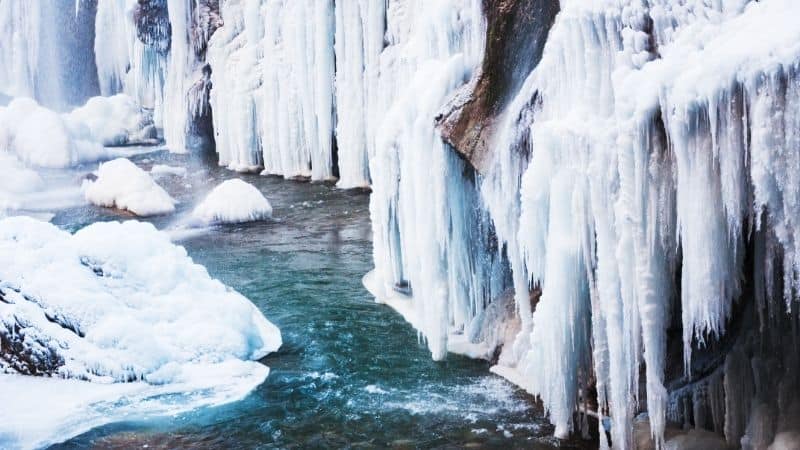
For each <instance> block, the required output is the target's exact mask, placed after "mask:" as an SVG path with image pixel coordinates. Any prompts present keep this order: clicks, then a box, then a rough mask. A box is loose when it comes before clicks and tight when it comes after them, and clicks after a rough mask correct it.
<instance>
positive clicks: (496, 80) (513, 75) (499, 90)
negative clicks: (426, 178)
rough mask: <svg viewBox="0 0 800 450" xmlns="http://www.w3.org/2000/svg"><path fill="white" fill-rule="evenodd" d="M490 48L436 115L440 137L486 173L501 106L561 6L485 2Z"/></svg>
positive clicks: (533, 0) (544, 1)
mask: <svg viewBox="0 0 800 450" xmlns="http://www.w3.org/2000/svg"><path fill="white" fill-rule="evenodd" d="M483 3H484V5H483V6H484V11H485V12H486V13H485V14H486V21H487V28H486V52H485V55H484V59H483V63H482V65H481V69H480V70H479V71H477V72H476V74H475V76H474V77H473V79H472V80H470V82H469V83H467V84H466V85H464V86H463V87H462V88H461V89H459V90H458V91H457V92H456V93H455V94H454V96H453V97H451V100H450V102H448V104H447V105H446V106H445V108H444V109H443V112H442V113H441V114H440V115H439V117H437V120H436V122H437V127H438V129H439V130H440V132H441V133H442V137H443V138H444V140H445V141H447V142H448V143H449V144H450V145H452V146H453V147H454V148H455V149H456V151H457V152H458V153H459V154H460V155H462V156H463V157H464V158H465V159H467V160H468V161H469V162H470V163H471V164H472V166H473V167H474V168H475V169H476V170H477V171H478V172H483V170H484V169H485V168H486V163H487V162H488V161H489V158H488V156H489V151H488V149H489V140H490V138H491V136H492V131H493V127H494V123H495V120H496V118H497V117H498V115H499V114H500V112H501V111H502V110H503V107H504V106H505V105H506V104H507V103H508V102H509V101H510V100H511V99H512V98H513V97H514V95H515V94H516V93H517V91H518V90H519V88H520V87H521V86H522V83H523V82H524V80H525V78H526V77H527V76H528V74H529V73H530V72H531V71H532V70H533V69H534V67H536V65H537V64H538V63H539V60H540V59H541V56H542V50H543V49H544V44H545V41H546V40H547V33H548V32H549V31H550V27H551V26H552V24H553V20H554V19H555V16H556V14H557V13H558V10H559V4H558V1H556V0H484V1H483Z"/></svg>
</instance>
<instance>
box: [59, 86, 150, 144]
mask: <svg viewBox="0 0 800 450" xmlns="http://www.w3.org/2000/svg"><path fill="white" fill-rule="evenodd" d="M68 117H69V119H70V120H72V121H74V122H76V124H82V125H83V126H85V127H86V131H88V136H87V137H88V138H89V139H91V140H94V141H96V142H99V143H101V144H103V145H107V146H119V145H133V144H153V143H155V142H157V140H158V134H157V131H156V128H155V125H154V124H153V119H152V117H151V114H148V113H147V112H145V111H144V110H143V109H142V108H141V107H140V106H139V105H138V103H137V102H136V100H134V99H133V98H132V97H130V96H128V95H125V94H117V95H114V96H112V97H92V98H90V99H89V100H88V101H87V102H86V104H85V105H84V106H81V107H80V108H77V109H75V110H73V111H72V112H71V113H69V115H68Z"/></svg>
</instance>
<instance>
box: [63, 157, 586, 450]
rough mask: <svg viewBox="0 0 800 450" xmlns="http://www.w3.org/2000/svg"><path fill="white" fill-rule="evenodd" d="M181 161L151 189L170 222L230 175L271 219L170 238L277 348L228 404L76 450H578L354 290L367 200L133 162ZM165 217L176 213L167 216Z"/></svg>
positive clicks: (72, 217)
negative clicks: (247, 307)
mask: <svg viewBox="0 0 800 450" xmlns="http://www.w3.org/2000/svg"><path fill="white" fill-rule="evenodd" d="M135 159H136V160H137V161H138V162H139V164H140V165H142V166H145V167H147V166H149V165H150V164H151V163H152V162H158V163H165V162H167V163H171V164H174V165H188V166H189V167H192V169H190V171H189V175H188V176H187V177H186V178H185V179H184V178H180V177H171V176H167V177H164V178H161V179H160V180H159V182H160V183H161V184H162V185H164V186H166V187H167V189H168V190H169V191H170V192H171V193H172V194H173V195H174V196H175V197H176V198H178V199H180V201H181V205H180V206H179V211H178V214H176V215H175V216H171V217H162V218H156V219H154V220H153V222H154V223H155V224H156V225H157V226H158V227H159V228H170V227H174V226H175V224H176V223H179V222H180V216H181V215H182V214H185V213H186V212H187V211H189V210H190V209H191V207H192V206H193V204H194V203H195V202H196V201H197V200H199V198H200V197H202V195H203V194H204V193H205V192H207V191H209V190H210V189H211V188H212V187H213V186H215V185H216V184H217V183H218V182H219V181H221V180H222V179H225V178H230V177H235V176H240V177H241V178H244V179H245V180H246V181H248V182H250V183H252V184H254V185H256V186H257V187H258V188H259V189H260V190H261V191H262V192H264V194H265V195H266V196H267V197H268V198H269V199H270V201H271V202H272V205H273V208H274V212H275V213H274V216H275V219H274V220H272V221H268V222H262V223H255V224H248V225H233V226H224V227H218V228H215V229H213V230H212V231H211V232H209V233H207V234H203V235H199V236H195V237H192V238H188V239H184V240H182V241H181V242H180V243H181V244H182V245H184V246H185V247H186V248H187V250H188V251H189V253H190V254H191V256H192V257H193V258H194V260H195V261H197V262H199V263H201V264H204V265H205V266H206V267H207V268H208V271H209V272H210V273H211V275H212V276H214V277H216V278H219V279H220V280H222V281H223V282H224V283H226V284H228V285H230V286H232V287H233V288H235V289H237V290H238V291H240V292H241V293H243V294H244V295H245V296H247V297H248V298H250V299H251V300H252V301H253V302H254V303H255V304H256V305H258V306H259V307H260V308H261V309H262V311H264V314H265V315H266V316H267V317H268V318H269V319H270V320H271V321H272V322H274V323H275V324H276V325H277V326H278V327H280V329H281V331H282V333H283V340H284V345H283V347H282V348H281V349H280V351H278V352H277V353H275V354H272V355H269V356H268V357H266V358H265V359H264V360H263V363H264V364H266V365H268V366H269V367H270V368H271V373H270V375H269V377H268V378H267V381H266V382H265V383H264V384H262V385H261V386H259V387H258V388H257V389H256V390H255V391H254V392H252V393H251V394H250V395H249V396H248V397H247V398H245V399H244V400H242V401H240V402H236V403H233V404H229V405H225V406H221V407H216V408H210V409H205V410H199V411H194V412H191V413H187V414H183V415H180V416H178V417H171V418H165V419H152V420H147V421H142V422H130V423H119V424H113V425H108V426H104V427H101V428H98V429H95V430H93V431H90V432H88V433H86V434H83V435H81V436H78V437H76V438H74V439H72V440H70V441H68V442H66V443H64V444H60V445H57V446H55V447H54V448H60V449H77V448H143V447H145V446H146V447H147V448H221V449H229V448H246V449H249V448H387V447H393V448H541V449H544V448H553V447H554V446H557V445H558V446H560V447H561V448H579V447H582V448H586V444H585V443H583V442H579V441H575V442H562V443H559V442H557V441H555V440H553V439H551V438H549V437H548V436H549V435H550V433H551V432H552V430H551V429H550V427H549V426H548V425H546V421H544V420H543V419H542V418H541V412H539V411H537V410H536V408H535V407H534V405H533V399H532V398H531V397H530V396H528V395H526V394H524V393H523V392H521V391H519V390H518V389H516V388H514V387H513V386H512V385H510V384H509V383H507V382H505V381H504V380H502V379H500V378H498V377H496V376H493V375H490V374H489V371H488V369H489V365H488V363H486V362H482V361H475V360H470V359H467V358H463V357H458V356H452V355H451V356H450V357H449V358H448V359H447V361H445V362H434V361H432V360H431V359H430V353H429V352H428V350H427V349H426V347H425V345H424V343H422V342H420V341H419V339H418V336H417V334H416V332H415V331H414V330H413V329H412V328H411V327H410V326H409V325H408V324H406V323H405V322H404V321H403V319H402V318H401V317H400V316H399V315H397V314H395V313H394V312H393V311H391V310H390V309H389V308H388V307H385V306H382V305H378V304H376V303H374V301H373V299H372V297H371V296H370V295H369V294H368V292H367V291H366V290H365V289H364V288H363V286H362V284H361V278H362V276H363V275H364V274H365V273H366V272H367V271H369V270H370V269H371V268H372V262H371V258H372V255H371V251H372V250H371V233H370V225H369V210H368V201H369V199H368V195H367V194H365V193H357V192H345V191H341V190H337V189H334V188H333V187H332V186H330V185H326V184H311V183H299V182H292V181H286V180H283V179H279V178H275V177H262V176H257V175H237V174H234V173H231V172H228V171H225V170H221V169H217V168H213V166H212V168H208V166H207V165H205V164H203V163H202V162H193V161H190V160H187V159H186V157H180V156H175V155H169V154H166V153H163V152H162V153H157V154H150V155H146V156H141V157H138V158H135ZM176 217H177V218H176ZM121 218H128V217H126V216H124V215H123V214H121V213H118V212H114V211H110V210H106V209H102V208H94V207H80V208H74V209H70V210H67V211H63V212H61V213H59V214H58V215H57V216H56V217H55V218H54V222H55V223H57V224H59V225H61V226H63V227H66V228H70V229H76V228H80V227H81V226H83V225H85V224H87V223H89V222H92V221H96V220H119V219H121Z"/></svg>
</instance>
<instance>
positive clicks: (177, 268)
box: [0, 217, 281, 448]
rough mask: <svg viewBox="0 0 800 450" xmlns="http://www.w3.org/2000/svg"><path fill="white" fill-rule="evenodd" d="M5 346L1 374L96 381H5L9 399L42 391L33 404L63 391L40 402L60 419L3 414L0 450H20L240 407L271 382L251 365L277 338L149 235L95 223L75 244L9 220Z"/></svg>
mask: <svg viewBox="0 0 800 450" xmlns="http://www.w3.org/2000/svg"><path fill="white" fill-rule="evenodd" d="M0 341H2V346H0V349H2V350H0V372H3V371H5V372H10V373H17V374H38V375H53V376H56V377H66V378H73V379H80V380H88V381H91V383H80V382H76V381H69V380H42V381H41V382H35V381H27V380H30V379H31V377H21V376H12V375H0V392H3V394H2V395H3V397H2V398H4V399H7V395H12V394H11V393H13V391H15V389H14V388H13V387H14V386H17V385H19V384H20V383H26V384H25V385H26V386H28V387H29V388H30V387H32V386H34V385H38V386H39V387H38V388H34V389H25V390H24V392H25V395H26V396H28V395H31V396H35V395H36V392H39V389H40V388H42V389H46V390H47V392H50V391H52V392H54V393H55V392H58V393H57V394H54V397H53V398H51V397H50V396H42V398H40V403H37V404H38V405H52V406H53V408H54V409H51V408H50V407H49V406H48V407H43V406H39V407H36V408H25V405H24V403H28V402H27V401H26V402H22V404H20V405H18V407H16V406H15V407H14V408H0V409H2V411H0V447H3V448H8V447H7V446H6V445H8V446H10V447H12V448H14V447H17V446H25V447H27V446H29V445H28V444H30V446H35V445H37V443H38V444H41V442H39V440H42V439H44V440H45V441H46V440H47V439H48V437H47V436H50V437H62V438H63V433H79V432H81V430H82V429H86V428H87V427H91V426H96V425H97V424H98V423H106V422H107V421H109V420H114V417H117V416H120V415H122V416H127V417H131V416H136V415H137V414H139V413H144V412H145V411H150V412H153V413H156V414H169V413H171V412H173V411H174V410H175V409H176V408H177V409H178V410H180V409H182V408H184V407H185V406H186V405H189V407H197V406H198V405H201V404H209V403H212V404H213V403H216V402H219V401H230V400H232V399H235V398H241V397H242V396H243V395H245V394H246V392H247V391H249V390H250V389H252V388H253V387H255V386H256V385H258V384H259V383H260V382H262V381H263V380H264V378H265V377H266V376H267V374H268V372H269V369H268V368H267V367H266V366H263V365H262V364H260V363H258V362H255V361H253V360H256V359H259V358H261V357H263V356H265V355H266V354H268V353H269V352H272V351H275V350H277V349H278V348H279V347H280V345H281V335H280V331H279V330H278V328H277V327H275V326H274V325H273V324H272V323H270V322H269V321H268V320H267V319H266V318H265V317H264V315H263V314H262V313H261V312H260V311H259V310H258V309H257V308H256V307H255V306H254V305H253V304H252V303H250V302H249V301H248V300H247V299H246V298H245V297H243V296H242V295H241V294H239V293H237V292H236V291H234V290H232V289H230V288H228V287H226V286H225V285H223V284H222V283H220V282H219V281H217V280H214V279H212V278H211V277H210V276H209V274H208V272H207V271H206V269H205V268H204V267H202V266H200V265H198V264H195V263H194V262H193V261H192V260H191V258H190V257H189V256H188V255H187V253H186V250H184V249H183V248H182V247H179V246H176V245H174V244H172V243H171V242H170V241H169V237H168V236H167V235H166V234H164V233H161V232H159V231H157V230H156V229H155V228H154V227H153V226H152V225H150V224H147V223H141V222H136V221H129V222H124V223H118V222H104V223H96V224H93V225H90V226H88V227H86V228H84V229H82V230H80V231H78V232H76V233H75V234H74V235H71V234H69V233H67V232H65V231H62V230H60V229H58V228H57V227H55V226H53V225H50V224H47V223H44V222H40V221H36V220H34V219H30V218H25V217H14V218H7V219H3V220H0ZM53 383H59V384H57V385H53ZM114 386H116V387H114ZM190 392H191V393H194V394H191V395H189V394H188V393H190ZM176 395H186V396H187V398H186V402H185V403H184V402H183V401H181V402H175V396H176ZM162 397H166V398H162ZM12 398H13V395H12ZM90 398H91V399H92V400H91V401H87V400H88V399H90ZM170 398H172V400H170ZM59 399H62V400H63V401H61V400H59ZM101 400H102V401H101ZM12 409H13V412H12ZM33 409H35V410H36V411H35V414H36V417H37V419H36V420H27V419H29V418H28V417H27V416H26V411H28V410H30V411H29V412H31V413H32V412H33ZM6 412H8V414H5V413H6ZM84 413H85V414H84ZM38 417H41V418H42V420H41V421H40V420H39V419H38ZM117 418H119V417H117ZM83 421H88V422H87V423H85V424H84V423H83ZM17 426H20V427H22V428H17ZM59 427H61V428H60V430H61V431H63V433H62V434H55V435H53V433H55V431H53V430H58V429H59ZM29 428H32V429H30V430H29ZM76 430H77V431H76ZM42 433H43V434H42ZM40 434H41V435H40ZM31 439H32V440H33V442H28V443H26V442H27V441H25V440H31ZM22 441H25V442H22Z"/></svg>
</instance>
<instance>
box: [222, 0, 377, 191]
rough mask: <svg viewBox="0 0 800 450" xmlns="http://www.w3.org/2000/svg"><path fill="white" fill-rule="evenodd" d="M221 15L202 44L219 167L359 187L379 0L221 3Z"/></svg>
mask: <svg viewBox="0 0 800 450" xmlns="http://www.w3.org/2000/svg"><path fill="white" fill-rule="evenodd" d="M221 15H222V20H223V22H224V26H223V27H222V28H221V29H220V30H218V31H217V32H216V34H215V35H214V37H213V38H212V39H211V42H210V44H209V51H208V61H209V63H210V65H211V67H212V77H211V81H212V83H213V89H212V91H211V97H212V99H211V106H212V109H213V111H215V112H216V114H215V115H214V130H215V138H216V140H217V151H218V153H219V157H220V164H222V165H225V166H228V167H230V168H231V169H234V170H241V171H252V170H259V169H263V171H264V173H268V174H277V175H283V176H285V177H289V178H294V177H303V178H311V179H312V180H329V179H334V178H338V184H337V185H338V186H339V187H341V188H345V189H347V188H356V187H368V186H369V185H370V174H369V155H370V154H373V153H374V151H375V150H374V149H375V132H376V130H377V128H378V127H379V124H380V119H381V117H383V113H384V109H385V108H386V107H388V105H387V104H386V103H385V100H386V98H387V96H386V95H385V92H386V91H384V90H382V88H381V87H380V83H381V82H380V81H379V70H380V57H381V52H382V50H383V48H384V35H385V27H386V5H385V3H384V2H374V1H363V0H357V1H352V2H333V1H318V2H290V1H285V0H231V1H228V2H225V3H222V5H221ZM392 70H393V69H392Z"/></svg>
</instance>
